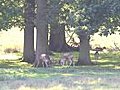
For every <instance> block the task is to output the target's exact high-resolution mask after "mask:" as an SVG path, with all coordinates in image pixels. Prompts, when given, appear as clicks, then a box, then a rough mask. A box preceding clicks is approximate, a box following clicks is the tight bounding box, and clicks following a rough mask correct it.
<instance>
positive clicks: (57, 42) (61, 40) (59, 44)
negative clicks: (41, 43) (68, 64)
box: [49, 24, 69, 52]
mask: <svg viewBox="0 0 120 90" xmlns="http://www.w3.org/2000/svg"><path fill="white" fill-rule="evenodd" d="M49 49H50V50H52V51H58V52H59V51H69V47H68V45H67V44H66V40H65V25H64V24H61V25H60V24H51V31H50V41H49Z"/></svg>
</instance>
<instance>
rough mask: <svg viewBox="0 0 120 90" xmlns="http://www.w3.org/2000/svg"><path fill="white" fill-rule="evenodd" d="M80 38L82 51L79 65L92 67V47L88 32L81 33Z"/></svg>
mask: <svg viewBox="0 0 120 90" xmlns="http://www.w3.org/2000/svg"><path fill="white" fill-rule="evenodd" d="M79 38H80V50H79V59H78V62H77V65H91V64H92V63H91V60H90V45H89V37H88V34H87V32H85V31H81V32H80V33H79Z"/></svg>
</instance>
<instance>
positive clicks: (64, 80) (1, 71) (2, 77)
mask: <svg viewBox="0 0 120 90" xmlns="http://www.w3.org/2000/svg"><path fill="white" fill-rule="evenodd" d="M112 37H114V36H112ZM102 38H103V37H102ZM102 38H101V39H102ZM105 38H106V37H105ZM105 38H104V40H101V39H100V38H99V37H98V40H101V41H100V42H98V40H97V38H94V39H95V40H94V41H91V43H92V45H93V47H94V46H99V45H100V46H107V47H109V48H110V47H111V48H113V47H114V45H113V43H112V42H113V40H116V39H117V41H115V42H116V43H118V45H120V43H119V40H118V38H119V36H118V38H116V39H113V38H112V40H111V39H110V40H109V41H107V43H103V42H104V41H105V42H106V39H105ZM108 38H109V37H108ZM0 39H1V41H0V90H119V89H120V52H116V51H112V52H102V53H100V58H99V60H97V64H96V65H90V66H73V67H68V66H52V67H51V68H34V67H32V65H31V64H28V63H26V62H21V60H18V58H19V57H21V53H17V54H11V53H10V54H7V55H5V53H4V50H5V49H6V48H18V49H20V51H21V52H22V48H23V31H21V32H19V31H13V32H11V31H9V32H0ZM106 44H108V45H106ZM53 57H54V58H55V59H56V60H58V58H59V57H60V54H59V53H55V56H53ZM77 58H78V52H74V60H77ZM91 60H92V62H93V63H95V62H96V61H95V60H94V57H93V53H92V52H91Z"/></svg>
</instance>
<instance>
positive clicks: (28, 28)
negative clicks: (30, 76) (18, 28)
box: [23, 0, 35, 63]
mask: <svg viewBox="0 0 120 90" xmlns="http://www.w3.org/2000/svg"><path fill="white" fill-rule="evenodd" d="M34 10H35V1H34V0H26V8H25V30H24V52H23V61H25V62H29V63H33V62H34V59H35V55H34V23H33V19H34Z"/></svg>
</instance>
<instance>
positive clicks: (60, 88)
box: [41, 84, 65, 90]
mask: <svg viewBox="0 0 120 90" xmlns="http://www.w3.org/2000/svg"><path fill="white" fill-rule="evenodd" d="M41 90H65V87H64V86H63V85H61V84H60V85H57V86H54V87H50V88H43V89H41Z"/></svg>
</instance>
